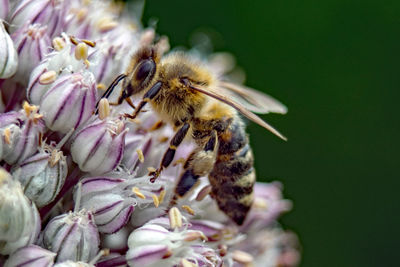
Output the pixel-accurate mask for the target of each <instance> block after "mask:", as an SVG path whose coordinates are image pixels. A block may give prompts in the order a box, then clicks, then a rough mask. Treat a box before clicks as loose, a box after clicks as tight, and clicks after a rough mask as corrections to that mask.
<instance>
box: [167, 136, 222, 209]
mask: <svg viewBox="0 0 400 267" xmlns="http://www.w3.org/2000/svg"><path fill="white" fill-rule="evenodd" d="M217 145H218V136H217V133H216V131H213V132H212V133H211V136H210V138H209V139H208V141H207V143H206V144H205V145H204V147H203V148H202V149H201V150H198V151H194V152H193V153H192V154H191V155H190V156H189V158H188V159H187V161H186V163H185V166H184V168H185V169H186V170H185V172H184V173H183V174H182V176H181V177H180V179H179V182H178V184H177V185H176V187H175V194H174V196H173V197H172V199H171V201H170V204H169V208H171V207H172V206H174V205H175V204H176V202H177V200H178V198H179V197H183V196H184V195H185V194H186V193H187V192H189V191H190V190H191V189H192V188H193V187H194V186H195V185H196V184H197V181H198V179H199V177H201V176H205V175H207V174H209V173H210V172H211V170H212V168H213V167H214V163H215V158H216V154H217Z"/></svg>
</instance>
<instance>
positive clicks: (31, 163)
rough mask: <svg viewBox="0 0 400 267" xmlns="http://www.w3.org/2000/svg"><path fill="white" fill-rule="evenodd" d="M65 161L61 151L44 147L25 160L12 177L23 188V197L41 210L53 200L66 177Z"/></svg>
mask: <svg viewBox="0 0 400 267" xmlns="http://www.w3.org/2000/svg"><path fill="white" fill-rule="evenodd" d="M67 173H68V166H67V160H66V158H65V156H64V155H63V153H62V151H60V150H58V149H56V148H55V147H53V146H49V145H45V146H44V148H43V149H41V151H40V152H39V153H37V154H35V155H33V156H31V157H29V158H27V159H25V160H24V161H23V162H22V163H21V164H20V167H19V168H14V171H13V176H14V177H15V178H16V179H18V180H19V181H20V182H21V184H22V186H23V187H24V192H25V195H26V196H27V197H28V198H29V199H30V200H32V201H33V202H35V204H36V206H37V207H39V208H41V207H43V206H45V205H47V204H48V203H50V202H51V201H53V200H54V199H55V197H56V196H57V194H58V193H59V192H60V190H61V188H62V186H63V185H64V181H65V178H66V177H67Z"/></svg>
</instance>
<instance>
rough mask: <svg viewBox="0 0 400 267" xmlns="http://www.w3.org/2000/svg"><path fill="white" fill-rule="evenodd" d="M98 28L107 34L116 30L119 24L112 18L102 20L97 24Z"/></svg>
mask: <svg viewBox="0 0 400 267" xmlns="http://www.w3.org/2000/svg"><path fill="white" fill-rule="evenodd" d="M97 26H98V27H99V30H100V31H101V32H106V31H109V30H112V29H114V28H115V27H117V26H118V22H116V21H114V20H113V19H112V18H107V17H106V18H102V19H100V20H99V21H98V22H97Z"/></svg>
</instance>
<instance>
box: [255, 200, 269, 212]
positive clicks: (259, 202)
mask: <svg viewBox="0 0 400 267" xmlns="http://www.w3.org/2000/svg"><path fill="white" fill-rule="evenodd" d="M253 206H254V207H255V208H257V209H262V210H266V209H267V208H268V203H267V201H266V200H265V199H262V198H259V197H256V198H255V199H254V202H253Z"/></svg>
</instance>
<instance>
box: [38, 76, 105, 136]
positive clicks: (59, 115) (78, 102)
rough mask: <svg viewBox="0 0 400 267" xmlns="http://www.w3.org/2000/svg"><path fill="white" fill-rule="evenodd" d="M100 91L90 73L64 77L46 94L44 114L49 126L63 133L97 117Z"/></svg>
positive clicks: (42, 101) (43, 103) (43, 101)
mask: <svg viewBox="0 0 400 267" xmlns="http://www.w3.org/2000/svg"><path fill="white" fill-rule="evenodd" d="M96 99H97V89H96V86H95V80H94V77H93V74H92V73H90V72H88V71H82V72H79V73H73V74H69V75H64V76H62V77H60V78H59V79H57V80H56V81H55V82H54V83H53V84H52V87H51V88H50V89H49V90H48V91H47V92H46V93H45V94H44V95H43V97H42V100H41V104H40V111H41V113H42V114H43V115H44V121H45V122H46V126H47V127H49V128H50V129H51V130H53V131H59V132H62V133H67V132H69V131H70V130H71V129H72V128H74V129H76V128H78V127H79V126H80V125H82V124H83V123H85V122H86V121H87V120H88V119H89V118H90V117H91V116H92V114H93V112H94V110H95V106H96Z"/></svg>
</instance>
